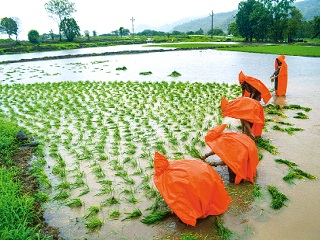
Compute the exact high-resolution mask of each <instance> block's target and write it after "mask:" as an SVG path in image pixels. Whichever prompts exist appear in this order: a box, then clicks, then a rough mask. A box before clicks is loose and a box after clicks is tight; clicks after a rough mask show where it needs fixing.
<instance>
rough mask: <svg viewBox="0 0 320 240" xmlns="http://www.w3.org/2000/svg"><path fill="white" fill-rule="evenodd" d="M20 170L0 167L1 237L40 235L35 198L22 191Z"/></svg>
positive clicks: (33, 237) (21, 237) (30, 237)
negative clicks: (19, 177) (19, 180)
mask: <svg viewBox="0 0 320 240" xmlns="http://www.w3.org/2000/svg"><path fill="white" fill-rule="evenodd" d="M17 174H18V171H17V169H14V168H11V169H10V170H9V169H5V168H0V179H1V190H0V192H1V194H0V218H1V221H0V238H1V239H35V238H37V237H40V231H39V228H38V226H37V227H34V226H33V224H34V221H39V219H38V218H37V216H36V213H35V209H34V199H33V198H31V197H29V196H27V195H24V194H23V193H22V191H21V190H22V186H21V184H20V183H19V182H17V181H16V180H14V179H16V178H17Z"/></svg>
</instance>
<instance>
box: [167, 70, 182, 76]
mask: <svg viewBox="0 0 320 240" xmlns="http://www.w3.org/2000/svg"><path fill="white" fill-rule="evenodd" d="M180 76H181V73H179V72H177V71H173V72H172V73H171V74H169V77H180Z"/></svg>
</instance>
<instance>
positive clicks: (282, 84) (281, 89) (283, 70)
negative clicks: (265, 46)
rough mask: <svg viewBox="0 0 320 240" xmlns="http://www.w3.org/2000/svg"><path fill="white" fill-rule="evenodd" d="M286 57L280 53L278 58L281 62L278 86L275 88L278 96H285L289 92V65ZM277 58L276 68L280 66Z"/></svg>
mask: <svg viewBox="0 0 320 240" xmlns="http://www.w3.org/2000/svg"><path fill="white" fill-rule="evenodd" d="M285 58H286V57H285V56H284V55H280V56H279V57H278V58H277V59H278V60H279V61H280V62H281V67H280V71H279V75H278V87H277V90H275V92H276V94H277V96H283V95H285V94H286V92H287V85H288V65H287V63H286V62H285V61H284V59H285ZM277 59H276V60H275V66H274V67H275V69H277V68H278V62H277Z"/></svg>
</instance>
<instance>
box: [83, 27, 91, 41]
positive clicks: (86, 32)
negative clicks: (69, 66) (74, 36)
mask: <svg viewBox="0 0 320 240" xmlns="http://www.w3.org/2000/svg"><path fill="white" fill-rule="evenodd" d="M84 36H85V37H86V38H87V39H88V41H89V40H90V32H89V30H84Z"/></svg>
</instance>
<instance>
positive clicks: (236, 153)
mask: <svg viewBox="0 0 320 240" xmlns="http://www.w3.org/2000/svg"><path fill="white" fill-rule="evenodd" d="M225 128H226V124H222V125H220V126H217V127H215V128H213V129H211V130H209V132H208V134H207V135H206V136H205V142H206V144H207V145H208V146H209V147H210V148H211V150H212V151H213V152H214V153H215V154H217V156H218V157H220V158H221V160H222V161H223V162H224V163H225V164H227V166H228V167H229V168H231V170H232V171H233V172H234V173H235V174H236V178H235V184H239V183H240V181H241V180H242V179H243V180H245V181H249V182H251V183H254V177H255V176H256V168H257V166H258V163H259V158H258V150H257V147H256V144H255V142H254V141H253V140H252V139H251V138H250V137H248V136H247V135H245V134H240V133H235V132H229V133H222V132H223V130H224V129H225Z"/></svg>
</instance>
